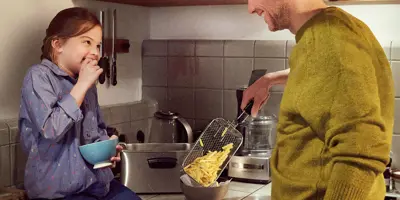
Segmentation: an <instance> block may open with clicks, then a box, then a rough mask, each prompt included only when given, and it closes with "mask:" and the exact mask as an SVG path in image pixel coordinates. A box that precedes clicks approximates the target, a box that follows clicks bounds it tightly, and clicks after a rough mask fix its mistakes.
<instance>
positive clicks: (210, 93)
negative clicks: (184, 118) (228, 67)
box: [195, 89, 223, 119]
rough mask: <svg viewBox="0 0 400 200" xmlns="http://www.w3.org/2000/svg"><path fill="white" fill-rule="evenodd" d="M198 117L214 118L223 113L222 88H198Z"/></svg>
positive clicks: (196, 103) (196, 101)
mask: <svg viewBox="0 0 400 200" xmlns="http://www.w3.org/2000/svg"><path fill="white" fill-rule="evenodd" d="M195 105H196V115H195V117H196V119H214V118H217V117H222V115H223V91H222V90H208V89H198V90H196V100H195Z"/></svg>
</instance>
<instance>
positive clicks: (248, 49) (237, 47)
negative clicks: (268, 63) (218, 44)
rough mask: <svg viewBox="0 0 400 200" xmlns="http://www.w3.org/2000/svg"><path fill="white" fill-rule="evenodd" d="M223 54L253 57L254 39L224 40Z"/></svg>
mask: <svg viewBox="0 0 400 200" xmlns="http://www.w3.org/2000/svg"><path fill="white" fill-rule="evenodd" d="M224 56H227V57H253V56H254V41H248V40H233V41H225V45H224Z"/></svg>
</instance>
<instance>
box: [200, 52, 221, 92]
mask: <svg viewBox="0 0 400 200" xmlns="http://www.w3.org/2000/svg"><path fill="white" fill-rule="evenodd" d="M223 64H224V60H223V58H211V57H200V58H197V59H196V75H195V87H196V88H213V89H214V88H215V89H221V88H222V86H223V73H224V71H223Z"/></svg>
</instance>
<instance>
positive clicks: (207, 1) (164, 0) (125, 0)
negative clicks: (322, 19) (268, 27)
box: [98, 0, 400, 7]
mask: <svg viewBox="0 0 400 200" xmlns="http://www.w3.org/2000/svg"><path fill="white" fill-rule="evenodd" d="M98 1H104V2H112V3H122V4H129V5H137V6H147V7H164V6H201V5H235V4H247V0H98ZM325 2H327V3H328V4H333V5H335V4H337V5H345V4H393V3H396V4H398V3H400V0H325Z"/></svg>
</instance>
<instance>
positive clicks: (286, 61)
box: [285, 59, 290, 69]
mask: <svg viewBox="0 0 400 200" xmlns="http://www.w3.org/2000/svg"><path fill="white" fill-rule="evenodd" d="M289 68H290V65H289V59H285V69H289Z"/></svg>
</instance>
